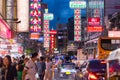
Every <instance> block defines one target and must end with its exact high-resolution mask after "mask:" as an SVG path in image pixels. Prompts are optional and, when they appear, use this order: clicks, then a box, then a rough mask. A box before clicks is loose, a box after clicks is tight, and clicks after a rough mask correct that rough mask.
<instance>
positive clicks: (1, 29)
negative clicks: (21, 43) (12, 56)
mask: <svg viewBox="0 0 120 80" xmlns="http://www.w3.org/2000/svg"><path fill="white" fill-rule="evenodd" d="M0 37H2V38H7V39H9V38H11V37H12V36H11V30H10V27H9V25H8V24H7V23H6V22H5V21H4V20H2V19H0Z"/></svg>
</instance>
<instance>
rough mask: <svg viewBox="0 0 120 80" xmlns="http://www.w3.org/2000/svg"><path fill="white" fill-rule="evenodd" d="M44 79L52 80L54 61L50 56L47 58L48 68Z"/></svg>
mask: <svg viewBox="0 0 120 80" xmlns="http://www.w3.org/2000/svg"><path fill="white" fill-rule="evenodd" d="M44 80H52V62H51V61H50V58H46V70H45V77H44Z"/></svg>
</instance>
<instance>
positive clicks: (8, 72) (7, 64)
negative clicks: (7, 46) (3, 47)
mask: <svg viewBox="0 0 120 80" xmlns="http://www.w3.org/2000/svg"><path fill="white" fill-rule="evenodd" d="M3 64H4V71H3V75H4V76H3V80H17V70H16V66H15V65H13V64H12V61H11V57H10V56H9V55H6V56H5V57H4V59H3Z"/></svg>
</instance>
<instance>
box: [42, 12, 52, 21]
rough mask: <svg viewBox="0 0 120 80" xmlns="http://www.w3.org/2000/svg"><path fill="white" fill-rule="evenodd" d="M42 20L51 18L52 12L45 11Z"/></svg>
mask: <svg viewBox="0 0 120 80" xmlns="http://www.w3.org/2000/svg"><path fill="white" fill-rule="evenodd" d="M44 20H53V14H52V13H45V14H44Z"/></svg>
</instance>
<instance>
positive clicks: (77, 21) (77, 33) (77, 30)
mask: <svg viewBox="0 0 120 80" xmlns="http://www.w3.org/2000/svg"><path fill="white" fill-rule="evenodd" d="M74 40H75V41H81V16H80V9H74Z"/></svg>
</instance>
